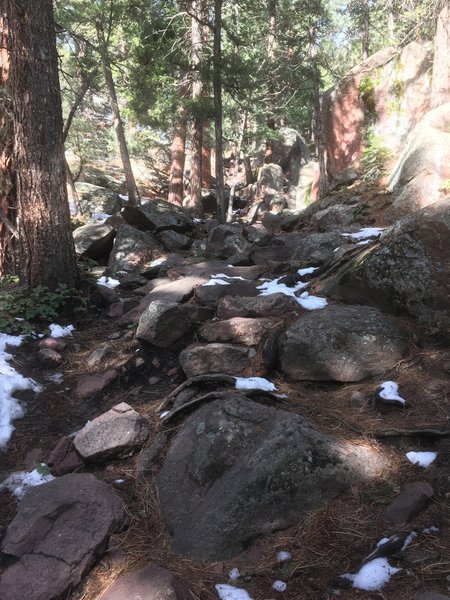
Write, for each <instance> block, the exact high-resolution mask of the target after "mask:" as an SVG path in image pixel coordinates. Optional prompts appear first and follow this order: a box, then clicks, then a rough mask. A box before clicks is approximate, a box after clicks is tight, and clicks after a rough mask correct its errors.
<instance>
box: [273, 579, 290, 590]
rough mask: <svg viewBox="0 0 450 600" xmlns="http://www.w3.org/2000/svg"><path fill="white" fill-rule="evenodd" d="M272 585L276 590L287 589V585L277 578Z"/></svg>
mask: <svg viewBox="0 0 450 600" xmlns="http://www.w3.org/2000/svg"><path fill="white" fill-rule="evenodd" d="M272 587H273V589H274V590H275V591H277V592H285V591H286V589H287V585H286V584H285V583H284V581H280V580H279V579H277V581H274V582H273V583H272Z"/></svg>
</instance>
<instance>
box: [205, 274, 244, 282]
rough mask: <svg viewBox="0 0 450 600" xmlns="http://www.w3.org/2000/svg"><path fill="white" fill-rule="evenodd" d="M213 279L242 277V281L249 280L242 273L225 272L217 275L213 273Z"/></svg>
mask: <svg viewBox="0 0 450 600" xmlns="http://www.w3.org/2000/svg"><path fill="white" fill-rule="evenodd" d="M211 278H212V279H224V278H225V279H240V280H241V281H248V279H245V277H241V276H240V275H225V273H218V274H217V275H211Z"/></svg>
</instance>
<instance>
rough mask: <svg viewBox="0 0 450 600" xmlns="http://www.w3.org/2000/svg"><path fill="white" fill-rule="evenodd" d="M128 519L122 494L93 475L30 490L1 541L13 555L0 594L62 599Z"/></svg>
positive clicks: (10, 599) (12, 599) (16, 599)
mask: <svg viewBox="0 0 450 600" xmlns="http://www.w3.org/2000/svg"><path fill="white" fill-rule="evenodd" d="M125 520H126V516H125V511H124V507H123V505H122V501H121V500H120V498H119V497H118V496H117V494H116V493H115V492H114V491H113V490H112V489H111V488H110V487H109V486H108V485H107V484H106V483H104V482H103V481H100V480H98V479H96V478H95V477H94V476H93V475H90V474H85V473H82V474H70V475H65V476H64V477H58V478H57V479H55V480H53V481H51V482H50V483H47V484H45V485H40V486H38V487H33V488H30V489H29V490H28V491H27V492H26V493H25V495H24V497H23V498H22V500H21V501H20V504H19V505H18V508H17V513H16V516H15V517H14V519H13V521H12V523H11V524H10V525H9V527H8V529H7V531H6V535H5V538H4V540H3V543H2V551H3V552H4V553H5V554H7V555H9V556H10V557H14V559H13V562H12V564H10V565H9V566H8V567H7V568H6V570H5V571H4V572H3V574H2V576H1V579H0V597H1V598H2V600H24V598H27V599H29V600H52V599H54V598H56V597H59V596H60V595H61V594H63V593H64V592H66V590H68V589H69V587H71V586H76V585H77V584H78V583H79V582H80V580H81V578H82V576H83V575H84V574H85V572H86V571H87V569H88V568H89V567H90V566H91V565H92V564H93V563H94V561H95V560H96V559H97V557H98V555H99V554H101V553H102V551H103V550H104V548H105V547H106V544H107V541H108V538H109V536H110V534H111V533H114V532H116V531H118V530H119V529H120V528H121V527H122V526H123V524H124V523H125Z"/></svg>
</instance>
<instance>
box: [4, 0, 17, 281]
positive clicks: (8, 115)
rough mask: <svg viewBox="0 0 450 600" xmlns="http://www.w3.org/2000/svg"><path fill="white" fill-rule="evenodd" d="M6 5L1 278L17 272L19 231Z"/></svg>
mask: <svg viewBox="0 0 450 600" xmlns="http://www.w3.org/2000/svg"><path fill="white" fill-rule="evenodd" d="M5 8H6V7H5V1H4V0H0V11H1V12H0V134H1V148H0V277H4V276H5V275H10V274H12V273H13V272H14V268H15V264H14V247H13V245H14V244H13V242H14V239H15V237H16V236H17V232H16V229H15V213H16V211H15V206H16V199H15V194H14V183H13V182H14V170H13V161H12V154H13V140H14V134H13V122H12V120H13V115H12V101H11V94H10V91H9V87H8V78H9V57H8V50H7V48H8V27H7V19H6V13H5Z"/></svg>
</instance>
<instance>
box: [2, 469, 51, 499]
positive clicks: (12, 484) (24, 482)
mask: <svg viewBox="0 0 450 600" xmlns="http://www.w3.org/2000/svg"><path fill="white" fill-rule="evenodd" d="M53 479H55V478H54V477H53V475H50V474H49V475H42V474H41V473H39V471H38V470H37V469H34V470H33V471H30V472H28V471H18V472H17V473H12V474H11V475H10V476H9V477H8V478H7V479H5V481H3V483H2V484H1V485H0V490H3V489H6V490H8V491H9V492H11V494H12V495H13V496H15V497H16V498H19V500H20V498H22V496H23V495H24V494H25V492H26V491H27V489H28V488H30V487H34V486H36V485H43V484H44V483H48V482H49V481H52V480H53Z"/></svg>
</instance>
